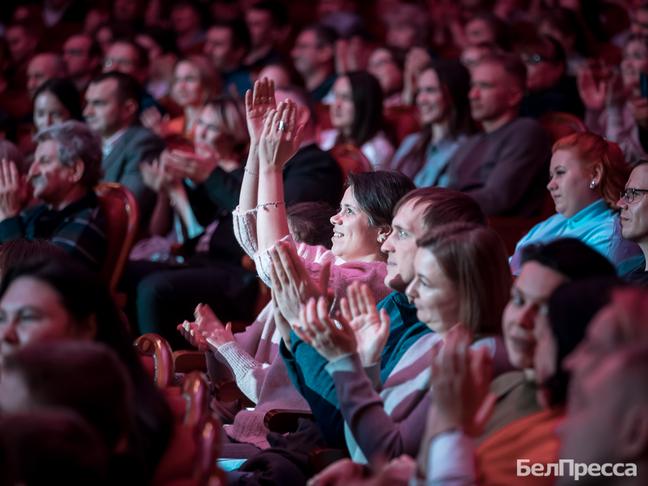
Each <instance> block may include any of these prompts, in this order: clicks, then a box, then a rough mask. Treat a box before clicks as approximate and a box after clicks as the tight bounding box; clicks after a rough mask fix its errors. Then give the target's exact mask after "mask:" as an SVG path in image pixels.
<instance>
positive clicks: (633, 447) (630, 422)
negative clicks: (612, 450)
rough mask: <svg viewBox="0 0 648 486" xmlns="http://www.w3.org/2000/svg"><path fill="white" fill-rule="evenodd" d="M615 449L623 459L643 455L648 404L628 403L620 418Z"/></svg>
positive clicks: (647, 442) (647, 444)
mask: <svg viewBox="0 0 648 486" xmlns="http://www.w3.org/2000/svg"><path fill="white" fill-rule="evenodd" d="M618 437H619V441H618V443H617V444H616V449H617V452H618V454H619V457H620V458H621V459H623V460H625V459H627V460H634V459H635V458H638V457H643V456H644V455H645V454H646V451H648V405H646V404H642V405H640V404H630V406H628V407H627V408H626V411H625V413H624V414H623V415H622V416H621V418H620V423H619V436H618Z"/></svg>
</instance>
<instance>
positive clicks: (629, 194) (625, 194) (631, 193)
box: [619, 187, 648, 204]
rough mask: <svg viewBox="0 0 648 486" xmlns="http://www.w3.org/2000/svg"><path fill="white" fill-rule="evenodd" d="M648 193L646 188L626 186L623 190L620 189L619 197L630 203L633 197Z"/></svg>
mask: <svg viewBox="0 0 648 486" xmlns="http://www.w3.org/2000/svg"><path fill="white" fill-rule="evenodd" d="M647 193H648V189H639V188H637V187H626V188H625V189H624V190H623V191H621V194H620V195H619V198H620V199H621V200H623V202H625V203H626V204H632V203H633V202H634V201H635V199H637V196H643V195H644V194H647Z"/></svg>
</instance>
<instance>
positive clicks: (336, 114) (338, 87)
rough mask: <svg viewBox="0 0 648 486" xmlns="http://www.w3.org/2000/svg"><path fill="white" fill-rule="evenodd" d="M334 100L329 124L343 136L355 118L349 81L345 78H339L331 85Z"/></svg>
mask: <svg viewBox="0 0 648 486" xmlns="http://www.w3.org/2000/svg"><path fill="white" fill-rule="evenodd" d="M333 94H334V95H335V100H334V101H333V104H332V105H331V123H332V124H333V126H334V127H335V128H337V129H338V130H340V131H342V132H343V133H344V134H345V135H347V136H348V135H350V133H349V131H350V130H351V126H352V125H353V119H354V118H355V107H354V106H353V94H352V92H351V81H349V78H348V77H346V76H341V77H339V78H338V79H337V81H335V84H334V85H333Z"/></svg>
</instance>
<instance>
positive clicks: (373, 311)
mask: <svg viewBox="0 0 648 486" xmlns="http://www.w3.org/2000/svg"><path fill="white" fill-rule="evenodd" d="M340 309H341V311H342V316H343V317H344V319H345V320H346V321H347V322H348V323H349V325H350V327H351V329H353V332H354V334H355V337H356V340H357V343H358V354H359V355H360V360H361V361H362V365H363V366H364V367H368V366H371V365H374V364H376V363H378V362H379V361H380V355H381V353H382V350H383V348H384V347H385V344H386V343H387V338H388V337H389V325H390V320H389V316H388V315H387V312H386V311H385V309H381V310H380V312H378V309H377V308H376V301H375V299H374V296H373V295H372V293H371V290H370V289H369V286H368V285H367V284H359V283H358V282H354V283H352V284H351V285H350V286H349V288H348V289H347V297H346V299H345V298H343V299H341V301H340Z"/></svg>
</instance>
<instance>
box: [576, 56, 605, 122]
mask: <svg viewBox="0 0 648 486" xmlns="http://www.w3.org/2000/svg"><path fill="white" fill-rule="evenodd" d="M577 81H578V93H579V94H580V97H581V99H582V100H583V104H584V105H585V107H586V108H587V109H588V110H592V111H600V110H602V109H603V108H605V104H606V101H607V99H608V96H609V95H608V92H609V91H610V80H609V79H607V77H606V78H604V79H601V80H600V81H598V82H597V80H596V79H595V77H594V72H593V69H592V66H589V65H585V66H583V67H582V68H581V69H580V70H579V71H578V77H577Z"/></svg>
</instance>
